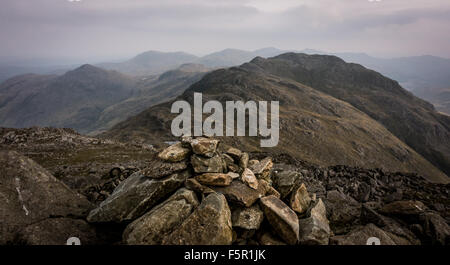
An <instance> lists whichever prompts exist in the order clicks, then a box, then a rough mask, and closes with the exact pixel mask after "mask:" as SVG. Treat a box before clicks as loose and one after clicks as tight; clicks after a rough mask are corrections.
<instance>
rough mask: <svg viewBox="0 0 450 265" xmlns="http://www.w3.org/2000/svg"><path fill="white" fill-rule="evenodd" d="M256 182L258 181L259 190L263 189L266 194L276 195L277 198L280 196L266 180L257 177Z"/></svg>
mask: <svg viewBox="0 0 450 265" xmlns="http://www.w3.org/2000/svg"><path fill="white" fill-rule="evenodd" d="M258 182H259V188H260V189H261V190H264V191H265V194H266V196H270V195H273V196H275V197H277V198H278V199H280V197H281V195H280V193H279V192H278V191H277V190H276V189H275V188H274V187H272V185H270V184H269V183H268V182H267V181H265V180H263V179H259V180H258Z"/></svg>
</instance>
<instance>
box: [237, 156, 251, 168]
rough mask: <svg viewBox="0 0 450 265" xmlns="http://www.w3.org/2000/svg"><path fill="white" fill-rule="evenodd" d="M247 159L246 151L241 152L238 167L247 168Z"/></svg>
mask: <svg viewBox="0 0 450 265" xmlns="http://www.w3.org/2000/svg"><path fill="white" fill-rule="evenodd" d="M248 161H249V156H248V153H245V152H244V153H242V155H241V157H240V158H239V167H240V168H247V167H248Z"/></svg>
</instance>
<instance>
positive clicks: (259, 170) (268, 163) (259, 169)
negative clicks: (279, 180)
mask: <svg viewBox="0 0 450 265" xmlns="http://www.w3.org/2000/svg"><path fill="white" fill-rule="evenodd" d="M272 167H273V162H272V158H271V157H266V158H264V159H263V160H261V162H259V163H258V164H256V165H253V166H252V167H251V168H250V169H251V170H252V171H253V173H255V175H256V177H258V178H260V179H264V180H265V181H267V182H269V184H272V180H271V178H270V173H271V170H272Z"/></svg>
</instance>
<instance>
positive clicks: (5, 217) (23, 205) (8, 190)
mask: <svg viewBox="0 0 450 265" xmlns="http://www.w3.org/2000/svg"><path fill="white" fill-rule="evenodd" d="M0 165H1V166H0V198H1V199H0V201H1V203H0V235H1V236H0V245H4V244H7V243H13V244H14V243H15V239H17V235H18V233H19V232H20V230H22V229H26V227H28V226H30V225H32V224H36V223H38V222H43V221H45V220H46V219H49V218H51V217H55V216H58V217H62V218H64V217H74V218H84V217H85V216H86V215H87V214H88V213H89V211H90V210H91V209H92V208H93V206H92V205H91V203H89V201H87V200H86V198H85V197H83V196H81V195H79V194H77V193H76V192H73V191H72V190H70V189H69V187H67V186H66V185H65V184H63V183H62V182H60V181H59V180H57V179H56V178H55V177H53V176H52V175H51V174H50V173H49V172H48V171H47V170H46V169H44V168H42V167H41V166H40V165H38V164H37V163H36V162H34V161H33V160H31V159H29V158H27V157H25V156H23V155H21V154H19V153H17V152H15V151H0ZM46 228H49V227H48V226H45V227H42V229H43V230H42V233H41V234H45V233H47V232H50V231H51V230H49V231H47V230H45V229H46ZM29 229H32V228H31V227H29ZM46 240H48V241H46ZM38 241H39V243H46V244H47V243H48V244H53V243H55V241H54V240H53V239H52V238H48V239H45V238H44V237H41V238H40V239H39V240H38ZM30 242H31V243H33V242H35V241H33V240H31V241H30Z"/></svg>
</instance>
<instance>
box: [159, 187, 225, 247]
mask: <svg viewBox="0 0 450 265" xmlns="http://www.w3.org/2000/svg"><path fill="white" fill-rule="evenodd" d="M232 237H233V232H232V225H231V212H230V208H229V207H228V204H227V200H226V199H225V197H224V196H223V195H221V194H217V193H211V194H209V195H208V196H207V197H206V198H205V199H204V200H203V201H202V203H201V204H200V206H199V207H198V208H197V209H196V210H195V211H194V212H193V213H192V214H191V215H190V216H189V217H188V218H187V219H186V220H185V221H184V222H183V223H182V224H181V225H180V226H179V227H178V228H177V229H176V230H175V231H173V232H172V233H171V234H169V235H168V236H167V237H165V238H164V240H163V242H162V244H170V245H230V244H231V242H232V239H233V238H232Z"/></svg>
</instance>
